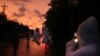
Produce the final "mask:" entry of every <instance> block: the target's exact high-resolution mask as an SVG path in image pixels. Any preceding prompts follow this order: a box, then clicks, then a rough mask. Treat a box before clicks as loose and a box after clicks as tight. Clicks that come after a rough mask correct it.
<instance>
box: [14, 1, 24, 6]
mask: <svg viewBox="0 0 100 56" xmlns="http://www.w3.org/2000/svg"><path fill="white" fill-rule="evenodd" d="M14 4H15V5H18V6H25V4H24V3H21V2H14Z"/></svg>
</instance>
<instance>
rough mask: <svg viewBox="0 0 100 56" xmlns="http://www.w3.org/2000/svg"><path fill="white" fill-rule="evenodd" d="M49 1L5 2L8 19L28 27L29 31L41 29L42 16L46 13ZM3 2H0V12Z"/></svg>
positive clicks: (20, 0) (0, 0) (18, 0)
mask: <svg viewBox="0 0 100 56" xmlns="http://www.w3.org/2000/svg"><path fill="white" fill-rule="evenodd" d="M49 2H50V0H5V4H6V6H7V7H6V14H7V17H8V19H10V20H14V21H17V22H19V23H20V24H21V23H22V24H24V25H28V26H29V28H30V29H34V28H36V27H39V28H41V27H42V23H43V22H44V21H45V19H44V17H43V15H45V13H46V12H47V11H48V9H49V6H48V3H49ZM3 4H4V0H0V12H2V7H1V6H2V5H3Z"/></svg>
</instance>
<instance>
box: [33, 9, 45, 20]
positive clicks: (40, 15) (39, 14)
mask: <svg viewBox="0 0 100 56" xmlns="http://www.w3.org/2000/svg"><path fill="white" fill-rule="evenodd" d="M33 12H34V13H35V15H36V16H38V17H39V18H43V14H41V13H40V12H39V11H38V10H34V11H33Z"/></svg>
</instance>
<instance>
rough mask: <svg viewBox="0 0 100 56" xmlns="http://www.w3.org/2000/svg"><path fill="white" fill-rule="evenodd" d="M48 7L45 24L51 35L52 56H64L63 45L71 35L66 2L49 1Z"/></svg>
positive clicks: (64, 0)
mask: <svg viewBox="0 0 100 56" xmlns="http://www.w3.org/2000/svg"><path fill="white" fill-rule="evenodd" d="M49 5H50V6H51V8H50V9H49V11H48V12H47V15H46V19H47V21H46V22H45V24H46V26H47V27H48V28H49V30H50V31H51V33H52V34H53V36H52V40H53V48H54V49H53V51H54V52H53V54H54V55H53V56H65V44H66V42H67V41H69V40H70V39H71V38H72V35H73V29H72V24H71V20H70V16H69V13H70V12H69V9H68V8H69V7H68V0H51V2H50V4H49Z"/></svg>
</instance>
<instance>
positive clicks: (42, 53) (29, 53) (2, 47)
mask: <svg viewBox="0 0 100 56" xmlns="http://www.w3.org/2000/svg"><path fill="white" fill-rule="evenodd" d="M45 46H46V45H45V44H43V43H41V44H40V45H37V44H36V43H35V42H34V41H32V38H31V39H30V42H29V43H27V40H26V39H25V38H20V39H19V47H18V51H17V56H48V55H49V54H47V53H46V52H48V49H47V50H45ZM12 53H13V48H12V45H11V44H10V43H4V44H3V43H2V44H0V56H12Z"/></svg>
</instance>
